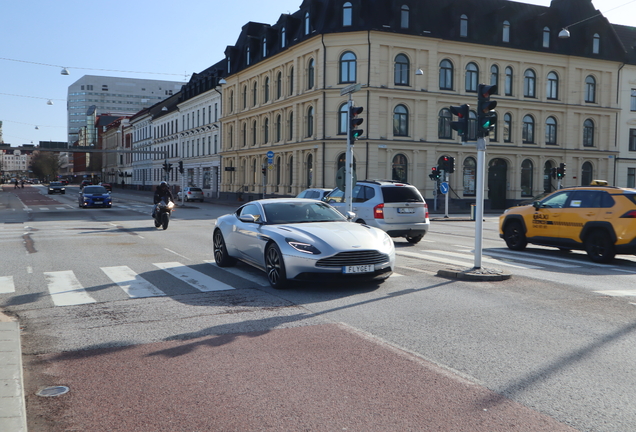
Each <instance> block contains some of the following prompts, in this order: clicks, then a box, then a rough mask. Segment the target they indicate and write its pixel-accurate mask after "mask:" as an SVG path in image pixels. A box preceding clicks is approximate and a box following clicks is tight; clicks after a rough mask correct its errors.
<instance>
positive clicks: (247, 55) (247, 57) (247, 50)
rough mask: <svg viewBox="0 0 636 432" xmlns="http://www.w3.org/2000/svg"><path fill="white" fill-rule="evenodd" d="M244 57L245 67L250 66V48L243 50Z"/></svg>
mask: <svg viewBox="0 0 636 432" xmlns="http://www.w3.org/2000/svg"><path fill="white" fill-rule="evenodd" d="M245 57H246V59H247V65H248V66H249V65H250V63H251V62H250V60H251V59H250V47H247V49H246V50H245Z"/></svg>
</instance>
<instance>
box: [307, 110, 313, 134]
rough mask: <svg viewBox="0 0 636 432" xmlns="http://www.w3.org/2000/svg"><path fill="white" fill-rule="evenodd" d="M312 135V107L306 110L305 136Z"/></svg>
mask: <svg viewBox="0 0 636 432" xmlns="http://www.w3.org/2000/svg"><path fill="white" fill-rule="evenodd" d="M312 136H314V107H309V109H308V110H307V138H311V137H312Z"/></svg>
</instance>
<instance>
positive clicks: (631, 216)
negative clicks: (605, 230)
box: [621, 210, 636, 219]
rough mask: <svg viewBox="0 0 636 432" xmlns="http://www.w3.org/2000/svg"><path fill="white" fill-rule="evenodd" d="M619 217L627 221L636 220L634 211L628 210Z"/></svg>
mask: <svg viewBox="0 0 636 432" xmlns="http://www.w3.org/2000/svg"><path fill="white" fill-rule="evenodd" d="M621 217H622V218H627V219H636V210H630V211H628V212H627V213H625V214H624V215H623V216H621Z"/></svg>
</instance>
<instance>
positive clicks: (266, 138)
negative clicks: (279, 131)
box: [263, 118, 269, 144]
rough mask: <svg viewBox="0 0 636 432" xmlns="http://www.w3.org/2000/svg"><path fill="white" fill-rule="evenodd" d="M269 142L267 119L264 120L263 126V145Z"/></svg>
mask: <svg viewBox="0 0 636 432" xmlns="http://www.w3.org/2000/svg"><path fill="white" fill-rule="evenodd" d="M268 142H269V119H268V118H266V119H265V123H264V124H263V143H265V144H267V143H268Z"/></svg>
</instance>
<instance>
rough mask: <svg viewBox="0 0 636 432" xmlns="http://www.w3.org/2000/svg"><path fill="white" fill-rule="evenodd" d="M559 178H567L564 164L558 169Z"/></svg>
mask: <svg viewBox="0 0 636 432" xmlns="http://www.w3.org/2000/svg"><path fill="white" fill-rule="evenodd" d="M557 177H558V178H563V177H565V164H564V163H563V162H561V163H560V164H559V168H557Z"/></svg>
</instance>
